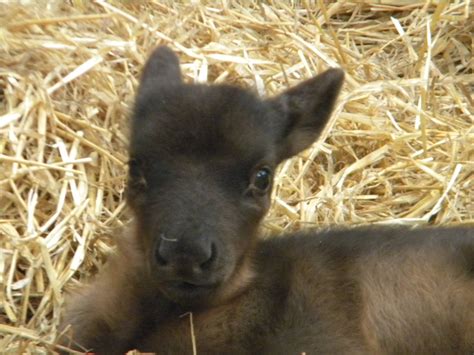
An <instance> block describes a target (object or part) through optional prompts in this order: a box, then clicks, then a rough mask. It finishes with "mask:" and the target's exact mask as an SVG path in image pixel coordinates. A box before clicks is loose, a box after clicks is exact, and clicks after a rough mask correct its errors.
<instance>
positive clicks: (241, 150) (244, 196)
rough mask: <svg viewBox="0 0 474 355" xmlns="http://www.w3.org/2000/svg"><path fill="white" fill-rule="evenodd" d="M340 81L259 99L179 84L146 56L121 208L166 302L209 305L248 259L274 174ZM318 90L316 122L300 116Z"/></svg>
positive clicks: (165, 59)
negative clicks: (129, 215)
mask: <svg viewBox="0 0 474 355" xmlns="http://www.w3.org/2000/svg"><path fill="white" fill-rule="evenodd" d="M342 77H343V75H342V72H341V71H338V70H333V71H329V72H327V73H325V74H323V75H322V76H320V77H319V78H318V79H317V80H314V79H313V82H307V83H306V84H304V85H303V86H301V87H297V88H294V89H292V90H290V91H288V92H287V93H284V94H283V95H281V96H279V97H277V98H274V99H272V100H265V101H264V100H261V99H259V98H258V97H256V96H255V95H254V94H253V93H251V92H249V91H248V90H244V89H241V88H238V87H234V86H229V85H216V86H209V85H190V84H184V83H183V82H182V79H181V74H180V70H179V64H178V61H177V59H176V58H175V56H174V54H173V53H172V52H171V51H170V50H169V49H167V48H164V47H163V48H159V49H158V50H157V51H156V52H155V53H154V54H153V55H152V57H151V58H150V60H149V61H148V63H147V65H146V67H145V70H144V73H143V78H142V82H141V85H140V88H139V91H138V95H137V100H136V106H135V111H134V115H133V119H132V139H131V148H130V159H131V165H130V180H129V194H128V201H129V204H130V205H131V206H132V208H133V210H134V212H135V215H136V218H137V221H138V223H137V224H138V226H139V235H140V243H142V245H143V249H144V250H147V251H148V254H149V255H148V256H147V257H148V258H149V259H150V265H151V267H152V269H153V270H154V271H155V274H156V280H157V282H158V283H159V287H160V289H161V290H162V292H163V293H164V294H165V295H167V296H168V297H169V298H170V299H172V300H174V301H176V302H180V303H184V304H188V303H189V302H193V303H196V302H197V303H199V302H201V301H202V300H205V301H209V300H210V299H211V298H210V296H211V295H212V294H213V293H215V292H218V291H221V289H222V285H226V284H228V282H229V279H230V278H231V277H232V276H233V275H235V272H236V271H237V270H236V268H237V267H241V266H242V264H243V263H246V262H248V261H247V260H249V259H251V253H252V245H254V244H255V243H254V240H255V236H256V231H257V227H258V225H259V222H260V220H261V219H262V217H263V216H264V215H265V213H266V212H267V210H268V207H269V202H270V193H271V186H272V174H273V172H274V170H275V168H276V166H277V164H278V163H279V162H280V161H281V160H283V159H284V158H286V157H288V156H291V155H293V154H294V153H296V152H297V151H300V150H301V149H303V148H306V147H307V146H308V145H309V144H311V143H312V142H313V140H314V138H315V134H317V131H319V129H321V128H322V127H323V126H324V123H325V122H326V120H327V118H328V117H329V114H330V112H331V110H332V106H333V103H334V100H335V98H336V97H337V93H338V91H339V88H340V86H341V84H342ZM317 90H324V93H325V100H324V101H321V102H318V103H317V107H316V108H315V109H313V112H312V115H317V116H318V118H319V120H317V121H315V120H314V119H313V116H311V117H310V118H309V119H308V117H305V116H308V115H309V113H311V111H310V110H308V108H309V107H308V106H310V105H314V102H313V101H314V100H313V99H314V96H315V91H317ZM299 124H301V125H302V129H301V131H302V132H299V133H298V132H297V130H295V129H294V127H295V126H297V125H299ZM306 125H309V127H306ZM315 125H316V127H313V126H315ZM295 134H296V135H299V136H297V137H292V135H295ZM262 174H263V175H265V174H268V182H266V181H262V179H265V177H263V178H262V176H261V175H262ZM257 175H258V178H257ZM256 178H257V179H259V181H258V182H257V186H256V185H255V183H256V182H255V179H256ZM259 184H260V185H262V184H263V186H259ZM262 187H263V188H262Z"/></svg>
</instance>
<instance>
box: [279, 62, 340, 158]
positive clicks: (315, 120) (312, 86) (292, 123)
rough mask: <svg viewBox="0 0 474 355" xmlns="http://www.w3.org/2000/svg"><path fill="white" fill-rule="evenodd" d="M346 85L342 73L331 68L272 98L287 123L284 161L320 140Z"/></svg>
mask: <svg viewBox="0 0 474 355" xmlns="http://www.w3.org/2000/svg"><path fill="white" fill-rule="evenodd" d="M343 82H344V72H343V71H342V70H340V69H329V70H327V71H325V72H324V73H322V74H319V75H318V76H316V77H314V78H312V79H309V80H306V81H304V82H302V83H301V84H299V85H297V86H295V87H293V88H290V89H288V90H287V91H285V92H283V93H282V94H280V95H279V96H277V97H275V98H272V99H270V102H271V103H272V104H273V105H274V106H275V107H276V108H277V110H278V111H280V116H281V117H282V120H283V122H282V127H283V132H282V134H281V135H280V138H279V140H280V141H279V142H277V144H278V146H279V159H280V160H284V159H287V158H290V157H292V156H293V155H296V154H298V153H299V152H301V151H302V150H304V149H306V148H308V147H309V146H310V145H311V144H312V143H313V142H314V141H315V140H316V139H317V137H318V136H319V134H320V133H321V131H322V130H323V129H324V127H325V125H326V123H327V122H328V120H329V118H330V117H331V112H332V110H333V108H334V103H335V101H336V99H337V96H338V95H339V90H340V89H341V86H342V83H343Z"/></svg>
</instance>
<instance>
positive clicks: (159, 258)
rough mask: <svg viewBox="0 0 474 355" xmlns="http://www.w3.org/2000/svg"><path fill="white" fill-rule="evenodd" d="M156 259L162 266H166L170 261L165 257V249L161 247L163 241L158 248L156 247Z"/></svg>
mask: <svg viewBox="0 0 474 355" xmlns="http://www.w3.org/2000/svg"><path fill="white" fill-rule="evenodd" d="M155 260H156V263H157V264H158V265H160V266H165V265H167V264H168V261H167V260H166V258H165V257H164V250H163V248H162V247H161V243H160V244H159V245H158V247H157V248H155Z"/></svg>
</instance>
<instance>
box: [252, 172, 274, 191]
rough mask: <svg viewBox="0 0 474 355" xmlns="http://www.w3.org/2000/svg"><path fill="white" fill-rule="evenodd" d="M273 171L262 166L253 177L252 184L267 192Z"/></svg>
mask: <svg viewBox="0 0 474 355" xmlns="http://www.w3.org/2000/svg"><path fill="white" fill-rule="evenodd" d="M271 175H272V174H271V171H270V169H269V168H266V167H265V168H261V169H259V170H257V172H256V173H255V174H254V176H253V179H252V185H253V186H255V187H256V188H257V189H259V190H260V191H261V192H266V191H267V190H268V188H269V187H270V178H271Z"/></svg>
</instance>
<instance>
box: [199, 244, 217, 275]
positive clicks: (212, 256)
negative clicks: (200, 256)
mask: <svg viewBox="0 0 474 355" xmlns="http://www.w3.org/2000/svg"><path fill="white" fill-rule="evenodd" d="M216 257H217V247H216V245H215V244H214V243H212V244H211V253H210V255H209V258H208V259H207V260H206V261H204V262H203V263H201V264H200V267H201V269H203V270H206V269H210V268H211V266H212V264H214V261H215V260H216Z"/></svg>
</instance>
